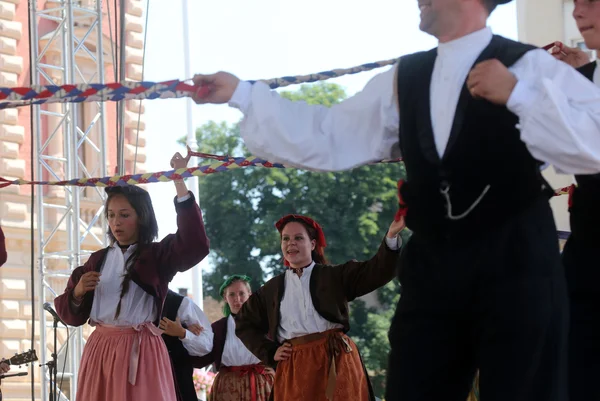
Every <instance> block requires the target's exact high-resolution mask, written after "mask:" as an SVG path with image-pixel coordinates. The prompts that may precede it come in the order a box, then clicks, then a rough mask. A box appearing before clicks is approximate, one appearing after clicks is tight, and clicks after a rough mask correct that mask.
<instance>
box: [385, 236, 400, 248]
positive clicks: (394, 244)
mask: <svg viewBox="0 0 600 401" xmlns="http://www.w3.org/2000/svg"><path fill="white" fill-rule="evenodd" d="M385 244H386V245H387V246H388V248H390V250H392V251H396V250H398V249H400V248H401V247H402V237H400V234H398V235H396V236H395V237H394V238H389V237H388V236H387V235H386V237H385Z"/></svg>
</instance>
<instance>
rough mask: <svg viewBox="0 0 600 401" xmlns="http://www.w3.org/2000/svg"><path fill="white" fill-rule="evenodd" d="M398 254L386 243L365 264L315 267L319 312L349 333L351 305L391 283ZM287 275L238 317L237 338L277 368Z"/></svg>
mask: <svg viewBox="0 0 600 401" xmlns="http://www.w3.org/2000/svg"><path fill="white" fill-rule="evenodd" d="M399 254H400V252H399V251H392V250H390V249H389V248H388V246H387V245H386V243H385V241H383V243H382V244H381V245H380V247H379V251H378V252H377V254H376V255H375V256H374V257H372V258H371V259H369V260H367V261H365V262H357V261H354V260H353V261H350V262H346V263H343V264H341V265H336V266H326V265H319V264H317V265H315V266H314V268H313V271H312V275H311V277H310V294H311V297H312V301H313V304H314V306H315V309H316V310H317V312H318V313H319V314H320V315H321V316H322V317H324V318H325V319H327V320H329V321H330V322H333V323H339V324H341V325H343V326H344V332H347V331H348V330H350V324H349V316H348V312H349V310H348V302H349V301H353V300H354V299H356V298H357V297H360V296H362V295H365V294H368V293H370V292H372V291H374V290H376V289H377V288H379V287H382V286H384V285H385V284H387V283H388V282H390V281H391V280H392V279H393V278H394V275H395V272H396V265H397V262H398V260H399V257H398V256H399ZM284 278H285V274H281V275H279V276H276V277H274V278H272V279H271V280H269V281H267V282H266V283H265V285H263V286H262V287H261V288H260V289H259V290H258V291H256V292H255V293H253V294H252V296H251V297H250V298H249V299H248V301H246V303H244V306H243V307H242V309H241V310H240V313H238V314H237V315H236V317H235V321H236V329H235V334H236V335H237V336H238V337H239V339H240V340H242V342H243V343H244V345H245V346H246V347H247V348H248V349H249V350H250V351H251V352H252V353H253V354H254V355H256V357H257V358H259V359H260V360H261V361H263V362H264V363H265V364H267V365H269V366H273V367H274V366H275V365H276V363H275V360H274V357H275V351H277V348H278V347H279V346H280V345H281V344H279V342H278V341H277V329H278V327H279V316H280V314H279V313H280V312H279V307H280V304H281V299H282V298H283V292H284V290H285V288H284V287H285V281H284Z"/></svg>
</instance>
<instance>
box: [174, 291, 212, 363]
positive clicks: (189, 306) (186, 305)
mask: <svg viewBox="0 0 600 401" xmlns="http://www.w3.org/2000/svg"><path fill="white" fill-rule="evenodd" d="M177 316H178V317H179V320H180V321H181V323H182V324H184V323H185V324H186V325H190V324H199V325H200V326H202V328H203V329H204V330H202V333H200V335H198V336H197V335H195V334H193V333H192V332H191V331H189V330H186V331H185V338H183V339H181V342H182V344H183V347H184V348H185V349H186V350H187V352H188V353H189V354H190V355H191V356H204V355H206V354H208V353H210V352H211V351H212V348H213V337H214V335H213V331H212V327H211V325H210V321H209V320H208V318H207V317H206V315H205V314H204V312H202V309H200V308H199V307H198V305H196V304H195V303H194V302H192V301H191V300H190V299H188V298H183V301H182V302H181V305H180V306H179V310H178V311H177Z"/></svg>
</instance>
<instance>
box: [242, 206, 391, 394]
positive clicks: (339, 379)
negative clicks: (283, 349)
mask: <svg viewBox="0 0 600 401" xmlns="http://www.w3.org/2000/svg"><path fill="white" fill-rule="evenodd" d="M291 218H295V219H298V218H300V219H302V220H303V221H305V222H306V223H307V224H308V225H309V226H312V227H314V228H315V229H316V231H317V233H318V238H317V240H316V247H317V249H318V248H322V247H324V246H325V238H324V236H323V232H322V230H321V227H320V226H319V225H318V224H317V223H316V222H314V221H313V220H312V219H309V218H307V217H304V216H293V215H290V216H285V217H284V218H282V219H281V220H280V221H279V222H278V223H277V228H278V230H279V231H280V232H281V230H282V229H283V227H284V226H285V224H286V223H287V221H289V219H291ZM399 241H400V240H399V238H394V239H389V238H386V241H384V242H383V243H382V244H381V246H380V247H379V251H378V252H377V254H376V255H375V256H374V257H373V258H371V259H370V260H368V261H366V262H357V261H350V262H346V263H344V264H341V265H336V266H327V265H321V264H315V262H314V261H313V262H312V263H311V264H310V265H308V266H307V267H305V268H304V269H303V271H302V273H301V275H300V276H299V275H298V274H297V273H296V272H295V271H294V270H295V269H294V270H293V269H288V270H287V271H286V272H285V273H283V274H281V275H279V276H276V277H275V278H273V279H271V280H269V281H268V282H267V283H266V284H265V285H264V286H263V287H261V288H260V289H259V290H258V291H256V292H255V293H253V294H252V296H251V297H250V298H249V299H248V301H246V303H245V304H244V306H243V307H242V309H241V310H240V313H239V314H238V315H237V316H236V334H237V336H238V337H239V338H240V339H241V340H242V342H243V343H244V344H245V345H246V347H248V349H249V350H250V351H252V353H253V354H254V355H256V356H257V357H258V358H260V360H262V361H263V362H264V363H265V364H267V365H269V366H276V373H275V384H274V388H273V399H274V400H275V401H283V400H285V401H295V400H315V401H325V400H328V401H341V400H350V399H351V400H357V401H366V400H374V399H375V397H374V395H373V390H372V388H371V385H370V382H369V379H368V375H367V372H366V370H365V367H364V365H363V363H362V361H361V357H360V354H359V352H358V349H357V347H356V344H354V342H353V341H352V340H351V339H350V338H349V337H348V336H347V335H346V334H345V333H346V332H348V330H349V329H350V327H349V317H348V312H349V308H348V302H350V301H352V300H354V299H356V298H357V297H359V296H362V295H365V294H368V293H370V292H372V291H374V290H376V289H377V288H379V287H381V286H383V285H385V284H386V283H388V282H389V281H391V280H392V278H393V277H394V273H395V270H396V266H397V261H398V255H399V252H398V247H399ZM286 342H287V343H290V344H291V345H292V353H291V356H290V358H289V359H287V360H284V361H281V362H279V363H276V361H275V360H274V357H275V352H276V351H277V348H279V346H281V345H282V344H283V343H286Z"/></svg>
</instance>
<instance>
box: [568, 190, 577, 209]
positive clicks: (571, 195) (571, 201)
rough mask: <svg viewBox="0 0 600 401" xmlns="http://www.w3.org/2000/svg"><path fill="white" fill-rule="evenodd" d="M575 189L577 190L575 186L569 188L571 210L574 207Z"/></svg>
mask: <svg viewBox="0 0 600 401" xmlns="http://www.w3.org/2000/svg"><path fill="white" fill-rule="evenodd" d="M575 188H577V187H576V186H575V184H571V186H570V187H569V209H570V208H571V207H573V194H574V193H575Z"/></svg>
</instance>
